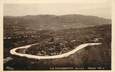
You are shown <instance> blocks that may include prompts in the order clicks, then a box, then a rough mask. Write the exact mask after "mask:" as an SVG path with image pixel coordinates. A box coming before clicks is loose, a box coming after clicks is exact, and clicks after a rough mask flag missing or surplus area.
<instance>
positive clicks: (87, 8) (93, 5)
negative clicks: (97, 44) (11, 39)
mask: <svg viewBox="0 0 115 72" xmlns="http://www.w3.org/2000/svg"><path fill="white" fill-rule="evenodd" d="M39 14H55V15H65V14H84V15H93V16H100V17H105V18H110V17H111V1H110V0H85V1H84V0H76V2H73V3H70V2H68V3H64V2H63V3H61V2H57V3H47V2H46V3H31V4H30V3H29V4H21V3H17V4H11V3H10V4H4V15H5V16H24V15H39Z"/></svg>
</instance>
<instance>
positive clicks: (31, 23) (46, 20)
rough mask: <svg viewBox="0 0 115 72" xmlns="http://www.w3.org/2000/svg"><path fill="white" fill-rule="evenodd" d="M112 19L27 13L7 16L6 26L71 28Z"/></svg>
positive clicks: (53, 28)
mask: <svg viewBox="0 0 115 72" xmlns="http://www.w3.org/2000/svg"><path fill="white" fill-rule="evenodd" d="M110 23H111V20H109V19H104V18H100V17H96V16H85V15H77V14H75V15H74V14H71V15H61V16H56V15H35V16H34V15H27V16H20V17H13V16H5V17H4V27H5V28H6V27H7V26H14V25H16V26H19V27H22V28H23V27H25V29H33V30H49V29H50V30H60V29H69V28H83V27H89V26H95V25H102V24H110Z"/></svg>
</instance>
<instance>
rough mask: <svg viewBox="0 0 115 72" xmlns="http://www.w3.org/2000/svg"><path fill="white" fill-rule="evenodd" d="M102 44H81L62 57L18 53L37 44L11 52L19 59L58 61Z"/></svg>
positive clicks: (61, 55) (14, 49)
mask: <svg viewBox="0 0 115 72" xmlns="http://www.w3.org/2000/svg"><path fill="white" fill-rule="evenodd" d="M100 44H102V43H85V44H81V45H79V46H77V47H75V49H73V50H71V51H69V52H67V53H63V54H60V55H54V56H37V55H30V54H22V53H18V52H16V50H18V49H27V48H29V47H31V46H32V45H35V44H31V45H26V46H21V47H17V48H13V49H11V50H10V53H11V54H12V55H16V56H19V57H26V58H29V59H38V60H40V59H58V58H64V57H68V56H70V55H72V54H74V53H76V52H77V51H78V50H80V49H83V48H85V47H87V46H94V45H100Z"/></svg>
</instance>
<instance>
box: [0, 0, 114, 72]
mask: <svg viewBox="0 0 115 72" xmlns="http://www.w3.org/2000/svg"><path fill="white" fill-rule="evenodd" d="M75 1H76V0H0V31H1V32H0V44H1V45H0V72H3V4H4V3H74V2H75ZM79 1H80V0H79ZM85 1H87V0H84V2H85ZM110 1H112V50H111V51H112V70H89V71H88V70H76V71H75V70H72V71H63V72H115V56H114V55H115V52H114V51H115V48H114V47H115V44H114V43H115V38H114V35H115V32H114V31H115V28H114V27H115V26H114V25H115V24H114V23H115V20H114V19H115V13H114V12H115V0H110ZM4 72H23V71H4ZM24 72H28V71H24ZM30 72H35V71H30ZM37 72H41V71H37ZM44 72H60V71H57V70H54V71H44Z"/></svg>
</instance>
